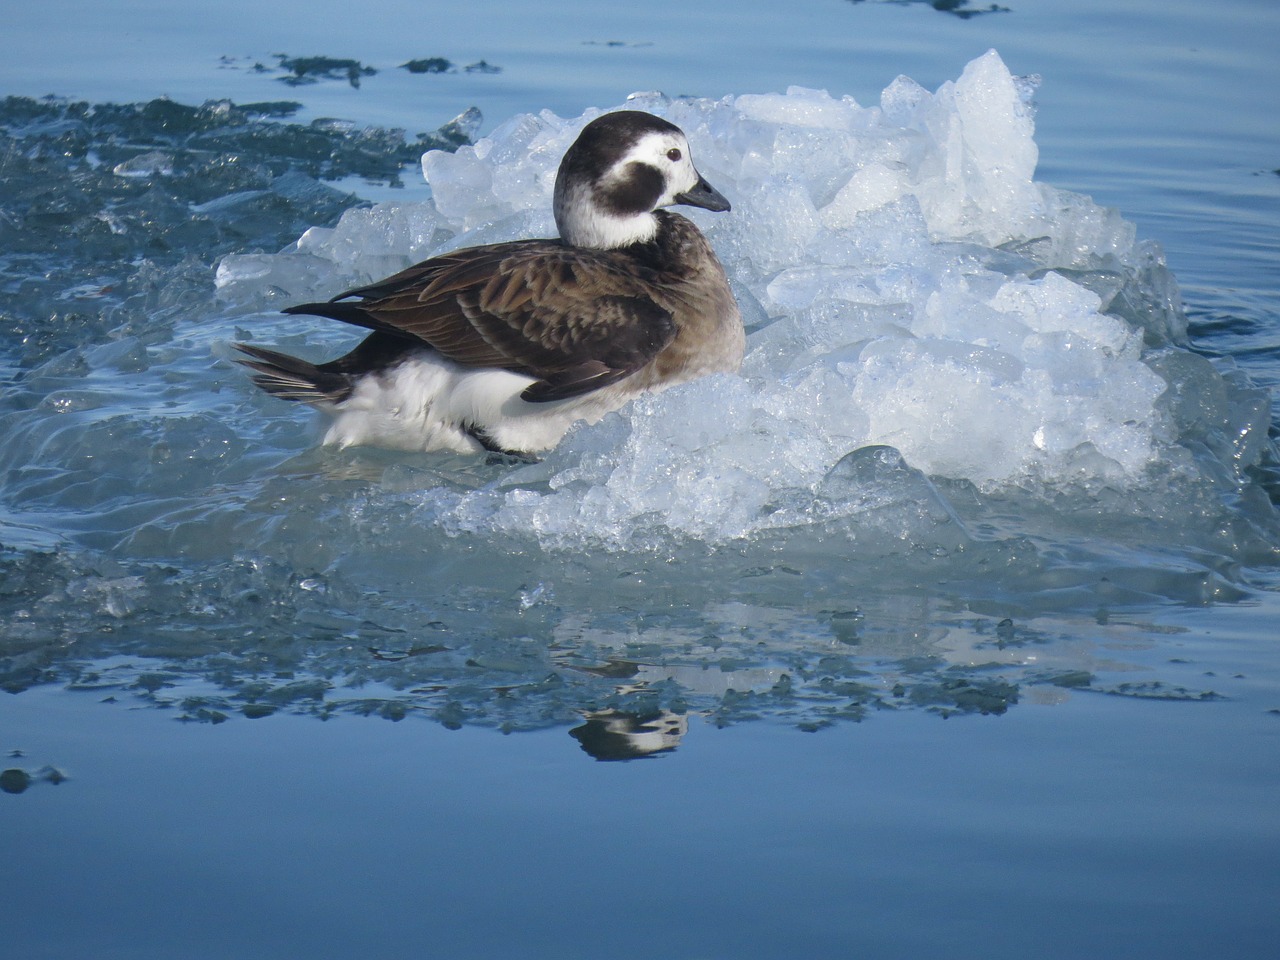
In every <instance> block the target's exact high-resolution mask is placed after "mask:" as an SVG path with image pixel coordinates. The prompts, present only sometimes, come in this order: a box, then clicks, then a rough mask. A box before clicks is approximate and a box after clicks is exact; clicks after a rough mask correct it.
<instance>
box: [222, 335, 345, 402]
mask: <svg viewBox="0 0 1280 960" xmlns="http://www.w3.org/2000/svg"><path fill="white" fill-rule="evenodd" d="M233 346H235V348H236V349H237V350H239V351H240V352H241V353H243V354H244V355H245V356H246V357H247V358H248V359H244V360H238V361H237V362H238V363H241V364H243V365H244V366H246V367H248V368H249V369H250V370H252V371H253V382H254V383H256V384H257V385H258V386H259V387H261V388H262V389H263V390H265V391H266V392H267V393H269V394H271V395H272V396H273V397H279V398H280V399H281V400H301V401H302V402H304V403H341V402H342V401H343V400H346V399H347V398H348V397H350V396H351V377H350V376H348V375H347V374H344V373H335V372H333V371H328V370H321V369H320V368H319V367H317V366H316V365H315V364H313V363H307V361H305V360H299V359H298V358H297V357H291V356H289V355H288V354H287V353H278V352H276V351H275V350H267V349H266V348H265V347H255V346H252V345H250V344H247V343H237V344H234V345H233Z"/></svg>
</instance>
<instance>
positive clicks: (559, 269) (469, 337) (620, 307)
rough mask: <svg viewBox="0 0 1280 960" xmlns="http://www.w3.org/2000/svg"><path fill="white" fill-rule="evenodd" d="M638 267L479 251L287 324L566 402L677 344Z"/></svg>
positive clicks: (578, 257)
mask: <svg viewBox="0 0 1280 960" xmlns="http://www.w3.org/2000/svg"><path fill="white" fill-rule="evenodd" d="M641 269H642V268H640V267H638V266H637V262H636V261H635V260H633V259H629V258H627V257H626V255H625V254H620V253H618V252H616V251H584V250H582V249H581V248H574V249H571V248H568V247H565V246H564V245H563V244H561V243H559V242H557V241H551V240H548V241H519V242H515V243H501V244H494V245H490V246H484V247H472V248H470V249H467V250H460V251H458V252H456V253H450V254H445V255H443V256H440V257H435V258H433V259H431V260H427V261H425V262H423V263H420V264H417V265H415V266H412V267H409V268H408V269H406V270H403V271H401V272H400V273H398V274H395V275H394V276H391V277H388V278H387V279H385V280H381V281H379V282H378V283H375V284H371V285H369V286H365V287H358V288H356V289H353V290H348V291H346V292H345V293H342V294H339V295H338V296H337V297H335V298H334V299H333V300H332V301H330V302H328V303H307V304H302V305H301V306H297V307H290V308H289V309H288V310H286V311H285V312H286V313H305V314H314V315H317V316H324V317H331V318H333V319H336V320H343V321H345V322H347V323H353V324H356V325H358V326H362V327H366V328H368V329H371V330H375V331H378V332H380V333H383V334H389V335H392V336H395V337H399V338H404V339H408V340H418V341H421V342H423V343H426V344H428V345H430V346H431V348H432V349H434V350H436V351H437V352H439V353H440V354H442V355H443V356H445V357H448V358H449V359H450V360H453V361H454V362H456V363H459V364H462V365H464V366H474V367H498V368H502V369H505V370H512V371H514V372H517V373H522V374H525V375H527V376H531V377H535V378H537V381H538V382H536V383H534V384H532V385H530V386H529V387H528V388H527V389H526V390H525V391H524V393H523V394H522V396H523V398H524V399H525V400H529V401H533V402H541V401H550V400H561V399H566V398H569V397H574V396H578V395H580V394H583V393H587V392H589V391H591V390H596V389H598V388H600V387H604V386H607V385H608V384H611V383H614V382H616V381H618V380H621V379H623V378H625V377H627V376H629V375H631V374H632V373H634V372H636V371H637V370H639V369H640V368H641V367H643V366H645V364H647V363H649V362H650V361H651V360H652V359H653V358H654V357H656V356H657V355H658V353H659V352H660V351H661V350H662V349H663V348H664V347H665V346H666V345H667V344H668V343H670V342H671V340H672V339H673V338H674V336H675V333H676V329H675V324H674V322H673V321H672V317H671V313H670V311H668V310H666V309H664V308H663V307H662V306H661V305H660V304H658V303H656V302H655V301H654V300H653V299H652V298H651V297H650V296H649V295H647V294H648V290H649V289H651V288H646V284H645V283H644V278H643V276H642V275H641V274H640V273H639V272H638V271H639V270H641Z"/></svg>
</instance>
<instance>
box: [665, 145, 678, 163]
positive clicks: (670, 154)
mask: <svg viewBox="0 0 1280 960" xmlns="http://www.w3.org/2000/svg"><path fill="white" fill-rule="evenodd" d="M680 157H681V153H680V148H679V147H672V148H671V149H670V150H668V151H667V159H668V160H670V161H671V162H672V163H675V162H676V161H678V160H679V159H680Z"/></svg>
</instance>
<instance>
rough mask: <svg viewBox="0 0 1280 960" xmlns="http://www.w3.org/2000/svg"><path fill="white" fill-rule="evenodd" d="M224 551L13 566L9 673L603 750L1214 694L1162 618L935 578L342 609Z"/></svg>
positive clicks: (260, 710)
mask: <svg viewBox="0 0 1280 960" xmlns="http://www.w3.org/2000/svg"><path fill="white" fill-rule="evenodd" d="M233 567H234V565H233ZM233 567H223V568H220V569H217V570H214V571H211V572H210V573H209V580H208V581H206V582H204V583H196V582H193V581H192V579H191V578H190V577H189V576H186V575H183V574H181V573H179V572H177V571H174V570H169V571H162V570H152V571H150V572H143V573H142V574H129V573H128V572H127V571H115V573H116V574H117V575H114V576H102V575H100V574H86V573H85V572H84V571H77V570H74V569H69V568H68V567H67V566H66V561H65V559H58V558H53V557H50V558H48V559H47V560H46V563H45V565H44V567H43V569H42V571H41V573H40V576H39V578H38V580H37V581H36V582H34V583H33V582H28V583H26V584H25V585H24V583H23V582H22V581H21V579H20V578H18V577H13V576H10V577H9V578H8V579H7V580H6V584H5V585H6V591H5V596H4V603H3V610H0V616H3V617H4V619H5V622H7V623H8V624H9V625H10V628H9V629H8V630H6V632H5V635H4V638H3V642H2V644H0V688H2V689H4V690H5V691H7V692H9V693H11V694H20V693H21V692H23V691H25V690H28V689H31V688H33V687H37V686H43V685H49V684H54V685H60V686H62V687H64V688H66V689H68V690H74V691H83V692H92V693H94V694H96V695H99V697H100V699H102V700H103V701H104V702H106V703H114V704H122V703H123V704H133V705H142V706H149V707H152V708H156V709H161V710H165V711H169V712H171V713H172V715H173V716H174V717H175V718H176V719H179V720H182V721H185V722H193V723H208V724H219V723H223V722H227V721H237V722H242V721H243V720H246V719H260V718H265V717H269V716H271V715H273V714H276V713H288V714H296V715H305V716H312V717H316V718H318V719H336V718H339V717H342V716H376V717H382V718H385V719H388V720H391V721H401V720H406V719H415V718H416V719H426V720H428V721H431V722H435V723H438V724H441V725H443V726H445V727H449V728H453V729H457V728H460V727H463V726H479V727H488V728H491V729H495V730H500V731H503V732H516V731H522V730H536V729H544V728H548V727H557V726H563V727H572V730H571V731H570V733H571V736H572V737H573V739H575V740H576V741H577V742H578V744H579V746H580V747H581V748H582V749H583V750H584V751H585V752H586V753H587V754H588V755H590V756H592V757H595V758H597V759H601V760H605V759H608V760H624V759H635V758H637V757H644V756H653V755H656V754H661V753H666V752H670V751H673V750H675V749H677V748H678V747H679V745H680V742H681V739H682V738H683V737H684V736H685V734H686V732H687V730H688V720H689V718H690V717H691V716H695V715H696V716H699V717H702V718H703V719H704V720H705V721H707V722H708V723H710V724H713V725H715V726H726V725H730V724H739V723H746V722H753V721H766V722H774V723H783V724H787V725H791V726H794V727H797V728H799V729H802V730H809V731H814V730H819V729H821V728H823V727H827V726H830V725H832V724H838V723H847V722H859V721H863V720H867V719H870V718H872V717H878V716H880V715H884V714H892V713H893V712H900V711H913V712H914V711H924V712H928V713H932V714H935V715H937V716H940V717H949V716H956V715H965V714H977V715H987V716H999V715H1002V714H1004V713H1006V712H1007V711H1009V710H1010V709H1013V708H1015V707H1016V706H1017V705H1018V704H1019V703H1020V702H1022V701H1024V700H1028V699H1029V700H1034V701H1035V702H1038V703H1052V702H1058V701H1060V700H1062V699H1065V698H1067V697H1069V696H1071V695H1074V694H1077V693H1082V692H1094V693H1105V694H1112V695H1117V696H1128V697H1143V698H1149V697H1159V698H1162V699H1184V700H1204V699H1211V698H1214V697H1216V696H1217V695H1218V694H1217V693H1216V692H1215V691H1214V690H1212V689H1206V688H1203V687H1201V686H1198V685H1197V684H1196V682H1195V681H1196V680H1197V679H1199V680H1200V681H1201V682H1203V678H1202V677H1199V675H1198V674H1197V673H1196V672H1195V668H1194V666H1193V665H1189V664H1185V663H1177V662H1166V661H1165V660H1160V661H1158V662H1156V663H1154V664H1153V663H1148V662H1146V653H1147V651H1150V650H1152V649H1154V648H1155V647H1156V646H1157V644H1158V643H1168V641H1169V631H1168V629H1167V628H1164V627H1161V626H1159V625H1158V624H1153V623H1146V622H1142V621H1140V620H1137V619H1134V618H1133V617H1132V616H1130V617H1116V616H1104V615H1100V614H1099V615H1094V616H1090V617H1085V616H1080V615H1031V616H1028V617H1027V618H1026V619H1025V620H1015V619H1013V618H1010V617H1001V616H996V615H994V614H986V613H980V612H976V611H975V609H974V608H975V607H980V606H981V604H979V603H976V602H975V603H972V604H969V603H965V602H963V601H962V600H961V599H960V598H958V597H954V596H953V597H944V596H941V595H938V594H937V593H934V594H928V593H921V594H913V593H902V594H899V595H896V596H877V595H869V596H865V597H863V598H860V599H859V601H858V602H857V603H851V604H849V605H848V606H845V607H833V606H832V605H830V604H828V603H825V602H823V600H822V599H821V598H816V599H815V600H814V601H813V602H811V603H810V604H809V605H808V606H807V607H806V606H805V605H803V604H801V605H797V604H795V603H792V604H790V605H788V606H781V605H780V606H770V605H767V604H763V603H760V602H754V603H752V602H743V601H741V600H723V601H715V602H706V603H704V604H703V605H702V606H700V607H698V606H695V605H693V604H686V603H676V604H674V605H672V606H671V607H670V608H668V609H666V611H665V612H655V611H654V610H652V609H650V610H648V611H646V612H642V613H641V612H636V611H635V610H634V609H630V610H629V609H620V607H622V605H623V604H625V592H622V591H620V592H619V593H618V594H617V596H616V599H617V601H618V603H619V607H613V608H611V609H608V610H602V609H600V608H599V606H598V605H597V606H594V607H593V606H591V605H590V604H588V603H586V602H583V601H581V599H580V598H578V597H577V596H576V595H575V594H574V593H573V592H572V590H571V589H570V587H569V586H568V585H566V586H565V587H564V588H563V591H562V593H561V598H560V599H561V602H563V603H564V606H560V605H558V604H556V603H552V602H547V601H543V602H534V603H532V604H530V603H528V602H527V596H528V592H527V591H525V592H523V594H522V592H521V591H519V590H507V589H505V588H503V587H502V586H501V585H500V584H499V585H497V587H496V589H495V591H494V592H486V591H484V590H482V589H479V588H477V587H475V586H474V584H471V585H469V586H468V587H467V589H466V591H465V601H463V602H459V603H456V604H453V603H450V604H449V605H448V606H447V607H442V608H441V610H440V611H439V612H438V615H439V619H436V618H435V617H434V616H432V614H431V612H429V611H426V610H424V609H423V608H422V607H421V606H420V605H417V604H413V603H409V604H405V603H403V602H398V601H395V600H393V599H391V598H389V597H388V598H384V606H382V607H380V608H379V609H378V610H377V612H376V613H374V614H372V616H376V617H377V620H376V621H375V620H373V619H370V617H369V616H360V615H358V614H351V613H346V612H344V611H343V610H342V609H341V607H340V605H341V604H342V603H343V602H344V598H346V599H349V598H350V593H351V591H350V588H349V586H348V585H344V584H343V583H341V582H340V580H339V579H338V578H336V577H335V578H331V579H330V580H328V581H327V582H326V584H325V588H324V589H323V590H320V589H317V584H316V582H314V580H315V578H311V577H299V576H298V575H296V574H293V573H291V572H289V571H287V570H285V569H284V568H282V567H278V566H272V565H271V564H266V563H259V564H250V563H247V562H245V561H240V562H239V566H238V567H234V568H233ZM6 572H7V573H9V574H14V573H18V574H23V573H27V574H29V573H30V566H29V564H24V565H21V566H15V565H13V564H10V565H9V566H8V568H7V570H6ZM752 579H753V580H754V579H759V578H752ZM55 583H56V584H58V585H56V586H55V585H54V584H55ZM304 584H305V585H304ZM550 593H551V594H552V595H554V591H551V592H550ZM522 596H523V598H524V599H523V600H522ZM176 609H185V610H186V611H188V615H187V617H186V619H185V620H176V619H175V617H174V615H173V611H174V610H176ZM250 609H252V610H254V611H256V614H254V615H252V616H251V615H250V613H249V611H250ZM232 610H234V611H235V612H234V613H232V612H231V611H232ZM366 613H368V611H366ZM251 622H254V623H256V626H253V627H250V626H248V624H249V623H251ZM104 709H105V707H104Z"/></svg>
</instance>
